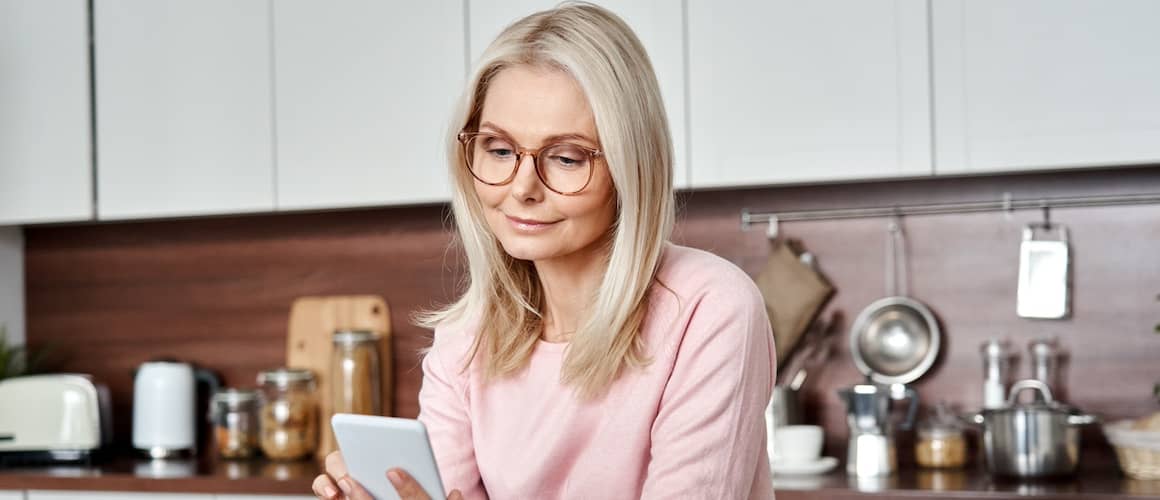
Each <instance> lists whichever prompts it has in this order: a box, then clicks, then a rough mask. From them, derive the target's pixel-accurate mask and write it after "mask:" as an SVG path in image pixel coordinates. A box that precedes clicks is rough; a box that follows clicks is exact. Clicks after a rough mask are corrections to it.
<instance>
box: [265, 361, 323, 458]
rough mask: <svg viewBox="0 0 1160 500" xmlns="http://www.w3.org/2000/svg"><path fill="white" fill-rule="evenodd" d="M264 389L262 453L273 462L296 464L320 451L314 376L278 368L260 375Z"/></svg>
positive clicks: (307, 372) (308, 371) (293, 369)
mask: <svg viewBox="0 0 1160 500" xmlns="http://www.w3.org/2000/svg"><path fill="white" fill-rule="evenodd" d="M258 384H259V385H261V386H262V399H263V402H262V403H263V404H262V411H261V419H260V420H261V444H262V452H263V453H265V454H266V456H267V457H269V458H270V459H272V460H297V459H300V458H304V457H306V456H308V455H310V454H311V453H314V450H315V448H317V447H318V418H319V416H318V396H317V395H316V394H315V387H316V385H315V381H314V374H313V373H311V372H310V370H304V369H299V368H279V369H277V370H269V371H264V372H262V373H259V374H258Z"/></svg>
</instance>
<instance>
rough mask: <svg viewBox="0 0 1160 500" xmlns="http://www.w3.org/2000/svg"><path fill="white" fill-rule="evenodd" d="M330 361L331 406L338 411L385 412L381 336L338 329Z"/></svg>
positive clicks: (370, 413)
mask: <svg viewBox="0 0 1160 500" xmlns="http://www.w3.org/2000/svg"><path fill="white" fill-rule="evenodd" d="M333 342H334V350H333V357H332V358H331V361H330V370H331V373H330V387H331V390H332V391H333V392H332V393H331V398H330V402H331V406H332V408H333V411H334V412H335V413H358V414H362V415H381V414H382V413H383V405H382V391H381V390H380V388H381V386H382V384H381V380H380V379H381V372H380V368H379V366H380V363H379V336H378V335H377V334H375V333H374V332H371V331H360V330H343V331H338V332H335V334H334V337H333Z"/></svg>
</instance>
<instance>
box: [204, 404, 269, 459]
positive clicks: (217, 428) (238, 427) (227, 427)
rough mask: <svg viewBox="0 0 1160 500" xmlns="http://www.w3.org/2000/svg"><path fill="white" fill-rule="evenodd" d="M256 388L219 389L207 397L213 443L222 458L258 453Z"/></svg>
mask: <svg viewBox="0 0 1160 500" xmlns="http://www.w3.org/2000/svg"><path fill="white" fill-rule="evenodd" d="M260 403H261V401H260V399H259V397H258V391H256V390H253V389H221V390H218V391H217V392H215V393H214V394H213V396H211V398H210V414H209V417H210V422H212V424H213V431H214V432H213V434H214V444H215V445H216V446H217V450H218V455H219V456H221V457H222V458H250V457H253V456H255V455H257V453H258V407H259V406H260Z"/></svg>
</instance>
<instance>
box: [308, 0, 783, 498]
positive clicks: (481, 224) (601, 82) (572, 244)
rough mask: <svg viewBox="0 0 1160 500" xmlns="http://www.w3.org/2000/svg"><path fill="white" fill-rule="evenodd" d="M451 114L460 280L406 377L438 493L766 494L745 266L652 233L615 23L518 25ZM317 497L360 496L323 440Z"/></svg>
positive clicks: (646, 145)
mask: <svg viewBox="0 0 1160 500" xmlns="http://www.w3.org/2000/svg"><path fill="white" fill-rule="evenodd" d="M456 116H457V120H456V122H455V123H457V124H461V125H462V128H461V129H456V130H454V133H453V134H452V135H451V136H450V137H449V138H448V144H449V146H450V149H449V152H450V153H451V154H450V158H451V162H450V163H451V165H450V167H451V175H452V178H453V179H454V185H455V190H454V191H455V194H454V198H453V200H452V209H453V211H454V214H455V220H456V223H457V227H458V232H459V237H460V239H461V241H462V245H463V248H464V251H465V252H466V254H467V260H468V265H469V278H470V282H469V285H468V288H467V290H466V292H465V293H464V294H463V296H462V297H461V298H460V299H459V301H458V302H456V303H455V304H453V305H451V306H450V307H448V308H446V309H445V310H442V311H439V312H437V313H434V314H432V315H430V316H429V317H428V318H426V320H427V324H429V325H432V326H434V328H435V340H434V345H433V346H432V348H431V350H430V351H429V352H428V353H427V355H426V357H425V359H424V361H423V374H424V378H423V385H422V389H421V390H420V393H419V403H420V414H419V420H421V421H422V422H423V423H424V424H426V426H427V430H428V432H429V435H430V438H431V445H432V447H433V449H434V451H435V456H436V461H437V462H438V464H439V469H440V473H441V476H442V479H443V482H444V484H445V486H446V489H447V490H448V491H452V493H451V495H450V496H449V497H448V498H469V499H476V498H488V497H490V498H496V499H509V498H510V499H531V498H537V499H544V498H601V499H619V498H712V499H723V498H766V499H768V498H770V497H771V496H772V491H771V484H770V477H769V463H768V459H767V457H766V447H765V441H766V436H765V428H764V423H763V422H764V420H763V418H762V415H763V410H764V408H765V405H766V403H767V401H768V400H769V396H770V392H771V390H772V381H773V374H774V369H775V366H774V363H775V361H774V360H775V357H774V350H773V340H772V334H771V332H770V329H769V328H770V327H769V322H768V319H767V317H766V314H765V308H764V306H763V305H762V301H761V297H760V294H759V293H758V291H757V289H756V287H755V286H754V284H753V282H752V281H751V280H750V279H749V277H748V276H746V275H745V274H744V273H743V272H742V271H741V270H739V269H738V268H736V267H735V266H733V265H732V264H730V263H728V262H727V261H725V260H723V259H720V258H718V257H716V256H714V255H712V254H709V253H706V252H702V251H699V250H693V249H689V248H684V247H679V246H676V245H673V244H671V243H668V242H667V239H668V237H669V234H670V231H671V227H672V225H673V218H674V215H673V214H674V202H673V193H672V145H671V143H670V139H669V129H668V124H667V121H666V118H665V113H664V109H663V106H662V103H661V96H660V91H659V89H658V86H657V81H656V78H655V76H654V74H653V71H652V67H651V64H650V63H649V60H648V57H647V55H646V53H645V50H644V48H643V46H642V45H641V43H640V41H639V40H637V38H636V37H635V35H633V33H632V31H631V30H630V29H629V28H628V26H627V25H626V24H624V22H623V21H621V20H620V19H619V18H617V17H616V16H615V15H613V14H611V13H609V12H607V11H605V10H603V9H601V8H599V7H596V6H592V5H589V4H567V5H564V6H561V7H559V8H556V9H553V10H549V11H545V12H540V13H537V14H533V15H531V16H529V17H526V18H524V19H522V20H520V21H518V22H516V23H515V24H513V25H511V26H510V27H508V28H507V29H506V30H505V31H504V32H503V33H502V34H500V35H499V37H498V38H497V39H496V40H495V42H493V43H492V45H491V46H490V47H488V49H487V51H486V52H485V53H484V54H483V56H482V58H481V61H480V62H479V65H478V68H477V70H476V71H475V73H474V76H473V77H472V78H471V80H470V83H469V85H468V88H467V91H466V92H465V95H464V97H463V99H462V101H461V103H460V108H459V110H458V114H457V115H456ZM384 472H387V471H384ZM387 475H388V478H389V479H390V480H391V482H392V484H394V486H395V487H396V489H397V490H398V491H399V492H400V494H401V496H402V497H403V498H426V495H425V494H423V492H422V491H421V489H420V488H418V486H417V485H416V483H415V482H414V481H413V479H411V478H410V477H409V476H408V475H407V474H406V472H405V471H402V470H398V469H393V470H391V471H390V472H389V473H387ZM314 491H315V494H316V495H318V496H319V497H321V498H339V497H340V496H341V495H343V494H345V495H348V496H349V497H350V498H369V497H363V496H360V495H363V494H364V492H362V491H361V490H360V488H359V487H358V485H357V484H354V483H353V481H351V479H350V478H349V477H347V476H346V468H345V466H344V465H343V463H342V459H341V456H340V455H339V454H337V453H335V454H332V455H331V457H329V458H328V460H327V474H324V475H321V476H319V477H318V478H317V479H316V480H315V483H314Z"/></svg>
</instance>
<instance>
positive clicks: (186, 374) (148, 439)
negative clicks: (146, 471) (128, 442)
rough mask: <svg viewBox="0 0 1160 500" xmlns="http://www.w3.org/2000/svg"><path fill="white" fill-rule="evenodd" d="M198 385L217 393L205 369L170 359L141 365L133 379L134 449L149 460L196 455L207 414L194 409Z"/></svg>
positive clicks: (216, 385) (216, 379) (214, 382)
mask: <svg viewBox="0 0 1160 500" xmlns="http://www.w3.org/2000/svg"><path fill="white" fill-rule="evenodd" d="M199 383H201V384H204V385H205V386H207V387H208V389H207V391H206V393H207V394H213V393H214V392H217V388H218V385H219V382H218V378H217V375H214V374H213V372H210V371H209V370H206V369H204V368H195V367H194V366H193V365H191V364H189V363H184V362H180V361H176V360H172V359H162V360H157V361H149V362H146V363H143V364H141V366H140V367H138V368H137V373H136V375H135V376H134V378H133V448H135V449H137V450H138V451H139V452H142V453H144V454H146V455H148V456H149V457H151V458H175V457H181V456H189V455H193V454H195V453H197V448H198V444H199V441H200V440H199V437H198V430H199V428H200V427H201V426H200V425H199V424H200V422H201V417H202V416H204V415H206V411H205V408H201V409H199V408H198V407H197V406H198V400H199V398H198V384H199ZM206 399H208V396H207V397H206ZM202 401H205V399H202Z"/></svg>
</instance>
